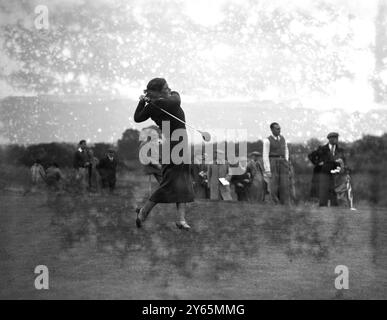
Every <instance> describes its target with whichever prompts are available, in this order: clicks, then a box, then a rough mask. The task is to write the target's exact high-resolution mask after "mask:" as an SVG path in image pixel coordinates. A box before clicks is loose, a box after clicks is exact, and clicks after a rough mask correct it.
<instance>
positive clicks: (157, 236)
mask: <svg viewBox="0 0 387 320" xmlns="http://www.w3.org/2000/svg"><path fill="white" fill-rule="evenodd" d="M135 198H136V197H135V195H127V196H125V195H122V194H121V195H119V196H112V197H109V198H107V197H102V198H97V197H89V198H85V199H82V198H71V197H70V196H48V198H47V195H44V194H41V195H31V194H30V195H25V196H23V195H21V194H18V193H15V192H2V194H1V195H0V211H1V214H0V256H1V261H0V267H1V273H0V298H1V299H11V298H14V299H26V298H28V299H62V298H63V299H91V298H96V299H356V298H364V299H386V298H387V271H386V270H387V215H386V214H387V212H386V210H385V209H376V208H360V209H359V211H357V212H351V211H348V210H347V209H334V210H331V209H328V208H327V209H318V208H313V207H311V206H310V207H307V206H299V207H294V208H291V209H286V208H284V207H280V206H278V207H273V206H269V205H257V204H248V203H237V202H227V203H226V202H211V201H198V202H195V203H193V204H191V205H190V206H189V208H188V221H189V223H190V224H191V226H192V230H191V231H189V232H186V231H181V230H178V229H177V228H176V227H175V226H174V220H175V213H174V206H173V205H160V206H159V207H157V208H156V209H155V210H154V212H152V215H151V216H150V219H149V220H147V221H146V223H145V225H144V228H143V229H140V230H138V229H136V227H135V223H134V211H133V208H134V205H135V202H136V201H135ZM41 264H43V265H46V266H47V267H48V269H49V272H50V288H49V290H36V289H35V288H34V279H35V276H36V275H35V274H34V268H35V266H36V265H41ZM340 264H342V265H346V266H347V267H348V268H349V290H340V291H338V290H336V289H335V287H334V279H335V277H336V276H337V275H335V273H334V270H335V267H336V266H337V265H340Z"/></svg>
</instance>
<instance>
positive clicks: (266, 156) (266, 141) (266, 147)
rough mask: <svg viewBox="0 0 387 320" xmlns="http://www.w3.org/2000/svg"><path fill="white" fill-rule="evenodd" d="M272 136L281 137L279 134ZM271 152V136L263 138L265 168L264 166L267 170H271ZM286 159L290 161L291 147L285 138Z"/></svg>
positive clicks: (277, 138) (276, 138)
mask: <svg viewBox="0 0 387 320" xmlns="http://www.w3.org/2000/svg"><path fill="white" fill-rule="evenodd" d="M272 137H273V138H274V139H275V140H279V139H280V137H279V136H278V137H275V136H273V135H272ZM284 139H285V138H284ZM269 153H270V140H269V138H266V139H264V140H263V152H262V159H263V168H264V170H265V172H271V170H270V160H269ZM285 159H286V161H289V149H288V143H287V142H286V140H285Z"/></svg>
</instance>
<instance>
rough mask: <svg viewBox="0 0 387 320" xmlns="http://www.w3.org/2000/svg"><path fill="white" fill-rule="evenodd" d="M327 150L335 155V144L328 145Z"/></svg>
mask: <svg viewBox="0 0 387 320" xmlns="http://www.w3.org/2000/svg"><path fill="white" fill-rule="evenodd" d="M329 150H331V152H332V154H333V155H335V152H336V145H335V144H329Z"/></svg>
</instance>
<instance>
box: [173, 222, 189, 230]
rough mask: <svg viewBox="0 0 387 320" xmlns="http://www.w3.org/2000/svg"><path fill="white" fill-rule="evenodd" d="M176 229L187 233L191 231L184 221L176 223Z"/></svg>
mask: <svg viewBox="0 0 387 320" xmlns="http://www.w3.org/2000/svg"><path fill="white" fill-rule="evenodd" d="M176 227H178V228H179V229H183V230H187V231H188V230H189V229H191V227H190V226H189V224H188V223H187V222H186V221H179V222H176Z"/></svg>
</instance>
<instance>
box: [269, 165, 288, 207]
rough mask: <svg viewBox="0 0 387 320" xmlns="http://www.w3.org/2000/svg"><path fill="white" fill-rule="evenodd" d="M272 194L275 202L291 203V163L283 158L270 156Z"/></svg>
mask: <svg viewBox="0 0 387 320" xmlns="http://www.w3.org/2000/svg"><path fill="white" fill-rule="evenodd" d="M270 170H271V179H270V184H269V190H270V195H271V198H272V201H273V202H274V203H281V204H285V205H287V204H289V202H290V192H289V164H288V162H287V161H286V160H285V159H282V158H270Z"/></svg>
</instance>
